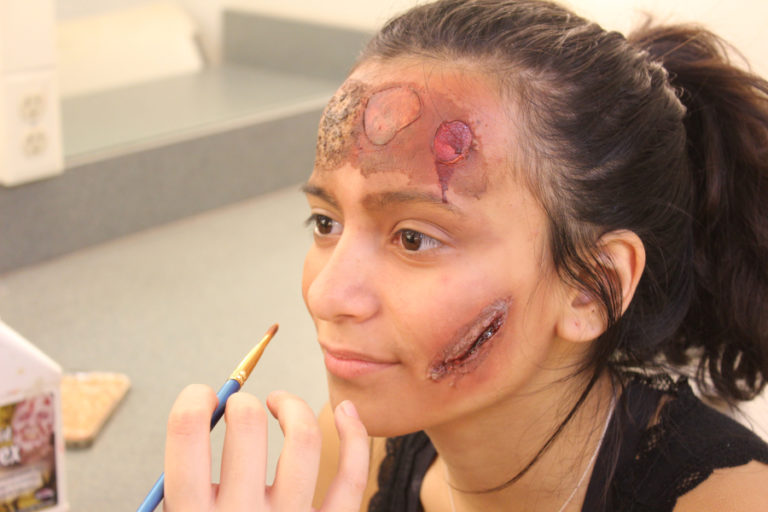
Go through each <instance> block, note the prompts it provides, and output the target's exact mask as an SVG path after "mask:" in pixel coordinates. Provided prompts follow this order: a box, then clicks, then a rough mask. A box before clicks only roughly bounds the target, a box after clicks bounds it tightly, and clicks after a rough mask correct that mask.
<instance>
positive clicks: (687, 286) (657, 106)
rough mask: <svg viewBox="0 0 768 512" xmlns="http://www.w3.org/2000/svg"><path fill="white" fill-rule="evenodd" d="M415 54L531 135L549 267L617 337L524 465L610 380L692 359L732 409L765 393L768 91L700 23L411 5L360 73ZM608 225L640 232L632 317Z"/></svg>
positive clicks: (367, 54) (605, 338) (540, 6)
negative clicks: (476, 69)
mask: <svg viewBox="0 0 768 512" xmlns="http://www.w3.org/2000/svg"><path fill="white" fill-rule="evenodd" d="M408 55H420V56H425V57H427V58H435V59H443V60H462V59H463V60H466V61H471V62H473V63H480V65H483V66H485V69H487V70H488V73H489V74H492V75H494V76H496V77H497V78H498V80H499V83H500V84H501V85H502V86H503V89H504V91H505V93H506V95H507V96H508V97H509V98H510V100H511V107H512V108H511V109H510V110H511V111H513V112H514V113H515V115H517V116H518V118H517V120H518V122H519V123H520V125H521V127H522V129H524V130H525V131H526V132H527V135H528V137H525V138H524V139H525V140H522V141H521V140H517V141H515V144H516V146H515V147H514V148H510V153H518V154H520V155H522V156H523V161H522V163H521V165H522V166H523V168H524V171H525V172H524V174H525V176H526V177H527V178H528V182H529V184H530V186H531V189H532V190H533V191H534V193H535V194H536V196H537V197H538V199H539V200H540V202H541V204H542V205H543V207H544V209H545V211H546V213H547V215H548V218H549V224H550V225H549V232H550V245H551V253H552V256H553V260H554V263H555V266H556V268H557V269H558V271H559V273H560V275H561V276H562V277H563V278H564V279H566V280H568V281H569V282H571V283H572V284H573V285H574V286H576V287H578V288H580V289H581V290H582V291H584V292H586V293H587V294H589V295H591V296H592V297H595V298H596V299H597V300H599V302H600V303H601V304H602V306H603V308H604V314H605V317H606V320H607V325H608V328H607V330H606V332H605V333H604V334H603V335H601V336H600V337H599V339H598V340H597V342H596V343H595V344H594V350H593V352H592V354H591V357H590V358H589V360H588V361H587V362H586V363H585V365H584V367H583V368H581V369H580V370H585V371H586V370H588V371H591V372H593V373H592V374H591V376H592V380H591V381H590V384H589V385H588V386H587V388H586V390H585V391H584V392H583V393H582V395H581V397H580V398H579V400H578V402H577V403H576V405H575V406H574V408H573V409H572V410H571V411H570V414H569V415H568V417H567V418H565V420H564V421H563V423H562V424H561V425H560V426H559V427H558V429H557V431H556V432H555V433H554V435H553V436H552V438H551V439H550V442H549V443H547V445H545V446H544V447H543V448H542V450H541V451H540V452H539V454H538V455H537V456H536V457H535V458H534V460H533V461H531V464H530V465H532V464H533V463H535V461H536V460H537V459H538V457H539V456H540V455H541V454H542V453H543V452H544V451H545V450H546V449H547V446H548V445H549V444H550V443H551V441H552V440H553V439H554V438H555V437H556V436H557V434H558V433H559V432H560V430H562V428H563V427H564V426H565V424H566V423H567V422H568V421H569V420H570V418H571V417H572V415H573V413H574V412H575V411H576V409H577V408H578V407H579V406H580V404H581V403H582V402H583V400H584V398H585V397H586V395H587V393H588V392H589V390H590V388H591V386H592V384H593V383H594V382H595V380H596V379H597V377H598V375H599V374H601V373H602V372H603V371H605V370H606V369H608V370H610V371H613V372H614V373H621V372H622V371H623V370H625V369H629V368H647V367H658V366H659V365H674V366H682V365H684V364H687V363H689V362H691V361H697V362H698V365H699V366H698V368H699V371H698V372H697V378H698V380H699V381H700V382H699V384H700V385H701V386H703V387H704V389H710V390H711V391H712V392H713V393H715V394H717V395H719V396H721V397H723V398H725V399H726V400H729V401H735V400H743V399H748V398H751V397H753V396H754V395H756V394H757V393H758V392H759V391H760V390H761V389H762V388H763V387H764V385H765V382H766V377H768V308H766V305H767V301H768V215H766V209H767V208H768V83H766V81H764V80H762V79H761V78H759V77H757V76H755V75H753V74H750V73H749V72H747V71H744V70H741V69H739V68H738V67H736V66H734V65H732V64H731V62H730V61H729V57H728V52H727V46H726V45H725V43H723V42H722V40H720V39H719V38H718V37H717V36H715V35H714V34H712V33H711V32H708V31H707V30H704V29H702V28H697V27H691V26H669V27H659V28H654V27H652V26H651V25H650V24H648V25H646V26H644V27H642V28H641V29H639V30H637V31H635V32H634V33H633V34H632V35H631V36H630V37H629V38H625V37H624V36H622V35H621V34H619V33H617V32H607V31H605V30H603V29H602V28H601V27H600V26H598V25H597V24H595V23H591V22H589V21H587V20H585V19H582V18H580V17H578V16H576V15H574V14H573V13H571V12H569V11H567V10H565V9H564V8H562V7H560V6H558V5H556V4H553V3H550V2H547V1H537V0H506V1H505V0H441V1H438V2H436V3H432V4H428V5H423V6H418V7H415V8H413V9H411V10H410V11H408V12H406V13H405V14H403V15H401V16H399V17H397V18H395V19H393V20H391V21H390V22H389V23H388V24H387V25H385V26H384V28H383V29H382V30H381V31H380V32H379V33H378V34H377V35H376V36H375V37H374V38H373V40H372V41H371V42H370V43H369V45H368V46H367V48H366V49H365V51H364V52H363V55H362V57H361V61H364V60H366V59H370V58H381V59H388V58H394V57H398V56H408ZM526 141H528V142H527V143H526ZM614 230H631V231H633V232H634V233H636V234H637V235H638V236H639V237H640V239H641V240H642V242H643V244H644V246H645V251H646V266H645V269H644V272H643V275H642V278H641V280H640V283H639V285H638V289H637V291H636V293H635V296H634V298H633V300H632V302H631V304H630V305H629V307H628V309H627V310H626V311H625V313H624V314H623V315H622V314H621V304H620V290H619V289H618V284H617V283H616V279H615V276H613V275H612V274H611V272H610V270H609V269H608V268H607V267H606V265H604V264H601V257H600V247H599V244H600V237H601V236H602V235H604V234H606V233H609V232H611V231H614ZM530 465H529V467H530ZM526 470H527V468H526V469H524V470H523V471H522V472H521V473H520V474H519V475H518V476H517V477H516V478H515V479H513V480H512V481H514V480H516V479H517V478H519V476H521V475H522V474H523V473H525V471H526ZM512 481H510V482H507V484H505V485H508V484H509V483H511V482H512Z"/></svg>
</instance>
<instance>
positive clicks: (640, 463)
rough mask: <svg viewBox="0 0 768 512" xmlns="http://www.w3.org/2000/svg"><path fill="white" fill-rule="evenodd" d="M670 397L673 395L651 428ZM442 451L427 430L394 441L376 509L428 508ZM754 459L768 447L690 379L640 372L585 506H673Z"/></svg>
mask: <svg viewBox="0 0 768 512" xmlns="http://www.w3.org/2000/svg"><path fill="white" fill-rule="evenodd" d="M664 395H668V396H670V397H671V400H669V401H668V402H666V403H665V404H664V406H663V407H662V409H661V412H660V414H659V419H658V421H657V422H655V423H654V424H653V425H652V426H651V427H648V425H649V424H650V423H651V420H652V418H653V415H654V414H655V413H656V411H657V409H658V404H659V403H660V402H659V401H660V400H661V399H662V397H663V396H664ZM617 447H618V449H617ZM435 457H436V452H435V449H434V447H433V446H432V443H431V442H430V441H429V438H428V437H427V436H426V434H424V432H417V433H415V434H409V435H405V436H401V437H395V438H390V439H387V455H386V457H385V458H384V460H383V461H382V463H381V466H380V468H379V476H378V483H379V491H378V492H377V493H376V494H375V495H374V496H373V498H372V499H371V503H370V505H369V508H368V510H369V512H423V508H422V506H421V501H420V499H419V493H420V490H421V483H422V480H423V479H424V475H425V474H426V472H427V469H428V468H429V466H430V465H431V464H432V462H433V461H434V459H435ZM753 460H756V461H760V462H762V463H764V464H768V445H766V443H765V442H764V441H762V440H761V439H760V438H759V437H758V436H757V435H755V434H754V433H753V432H752V431H750V430H749V429H747V428H745V427H744V426H742V425H741V424H739V423H738V422H736V421H734V420H732V419H731V418H729V417H727V416H725V415H723V414H721V413H719V412H717V411H715V410H714V409H712V408H710V407H708V406H707V405H705V404H703V403H702V402H701V401H700V400H699V399H698V398H696V396H695V395H694V394H693V392H692V391H691V388H690V386H689V385H688V383H687V382H686V380H685V379H681V380H680V381H678V382H677V383H674V382H672V380H671V379H669V378H668V377H666V376H657V377H653V378H647V377H639V376H635V377H633V378H632V379H631V380H629V382H628V383H627V385H626V387H625V389H624V392H623V393H622V396H621V399H620V400H619V402H618V403H617V406H616V411H615V413H614V415H613V417H612V418H611V421H610V424H609V426H608V430H607V431H606V436H605V441H604V442H603V446H602V447H601V448H600V452H599V454H598V457H597V460H596V462H595V467H594V470H593V473H592V477H591V479H590V481H589V487H588V488H587V494H586V498H585V500H584V505H583V507H582V509H581V510H582V512H671V511H672V509H673V508H674V506H675V503H676V502H677V498H678V497H680V496H682V495H683V494H685V493H686V492H688V491H690V490H691V489H693V488H694V487H696V486H697V485H698V484H700V483H701V482H703V481H704V480H706V479H707V477H709V475H711V474H712V472H713V471H714V470H715V469H719V468H728V467H736V466H741V465H744V464H747V463H748V462H750V461H753Z"/></svg>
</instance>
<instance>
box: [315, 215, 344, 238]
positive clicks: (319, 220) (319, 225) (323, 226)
mask: <svg viewBox="0 0 768 512" xmlns="http://www.w3.org/2000/svg"><path fill="white" fill-rule="evenodd" d="M310 221H311V222H314V224H315V234H318V235H331V234H333V233H334V228H336V229H338V227H339V226H338V222H336V221H335V220H333V219H332V218H330V217H327V216H325V215H319V214H318V215H313V216H312V218H311V219H310Z"/></svg>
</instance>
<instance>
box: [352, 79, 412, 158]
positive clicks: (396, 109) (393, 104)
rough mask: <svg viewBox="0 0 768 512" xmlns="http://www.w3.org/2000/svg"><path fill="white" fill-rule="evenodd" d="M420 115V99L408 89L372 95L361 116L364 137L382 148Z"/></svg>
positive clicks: (392, 89) (387, 90)
mask: <svg viewBox="0 0 768 512" xmlns="http://www.w3.org/2000/svg"><path fill="white" fill-rule="evenodd" d="M420 115H421V99H419V96H418V94H416V91H414V90H413V89H411V88H409V87H393V88H391V89H384V90H383V91H379V92H377V93H374V94H373V95H372V96H371V97H370V99H369V100H368V105H367V106H366V107H365V114H364V116H363V118H364V121H363V124H364V126H365V135H366V137H368V140H370V141H371V142H372V143H374V144H376V145H377V146H383V145H384V144H387V143H388V142H389V141H391V140H392V139H394V138H395V135H397V133H398V132H399V131H400V130H402V129H403V128H405V127H406V126H408V125H409V124H411V123H413V122H414V121H415V120H416V119H418V118H419V116H420Z"/></svg>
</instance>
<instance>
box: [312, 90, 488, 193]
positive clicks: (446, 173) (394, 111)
mask: <svg viewBox="0 0 768 512" xmlns="http://www.w3.org/2000/svg"><path fill="white" fill-rule="evenodd" d="M467 114H468V113H467V112H466V111H465V110H463V109H460V108H458V107H457V106H456V104H455V103H454V102H453V101H452V100H451V99H449V98H447V97H443V96H441V95H439V94H437V93H436V92H430V93H426V94H425V93H424V92H423V91H421V90H419V89H418V88H416V87H413V86H410V85H393V86H389V87H385V88H379V89H378V90H374V91H371V89H370V87H369V86H367V85H366V84H363V83H361V82H358V81H355V80H348V81H347V82H346V83H345V84H344V85H343V86H342V87H341V89H339V91H338V92H337V93H336V95H335V96H334V97H333V99H331V101H330V102H329V103H328V106H327V107H326V109H325V111H324V112H323V118H322V120H321V122H320V130H319V134H318V141H317V154H316V159H315V167H316V168H317V169H319V170H333V169H337V168H338V167H340V166H341V165H343V164H344V163H345V162H349V163H350V164H351V165H353V166H355V167H357V168H359V169H360V172H361V173H362V174H363V175H364V176H368V175H370V174H372V173H380V172H402V173H405V174H407V175H408V176H409V177H410V180H411V182H412V183H430V182H432V183H434V182H435V181H437V182H438V183H439V184H440V188H441V191H442V198H443V201H444V202H447V197H446V193H447V191H448V185H449V183H451V184H452V185H451V186H452V189H453V191H454V192H458V193H464V194H469V195H473V196H478V195H479V194H481V193H482V192H483V191H484V190H485V173H484V171H483V170H482V169H481V164H480V160H479V159H477V158H475V159H471V158H470V156H472V154H473V153H472V152H473V150H474V149H475V140H474V134H473V132H472V129H471V128H470V125H469V123H467V122H466V121H461V120H458V119H461V118H466V117H465V116H467ZM446 118H447V119H448V120H446ZM470 160H472V162H471V163H470ZM457 176H460V177H458V178H457ZM436 178H437V179H436ZM457 179H458V181H457Z"/></svg>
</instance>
